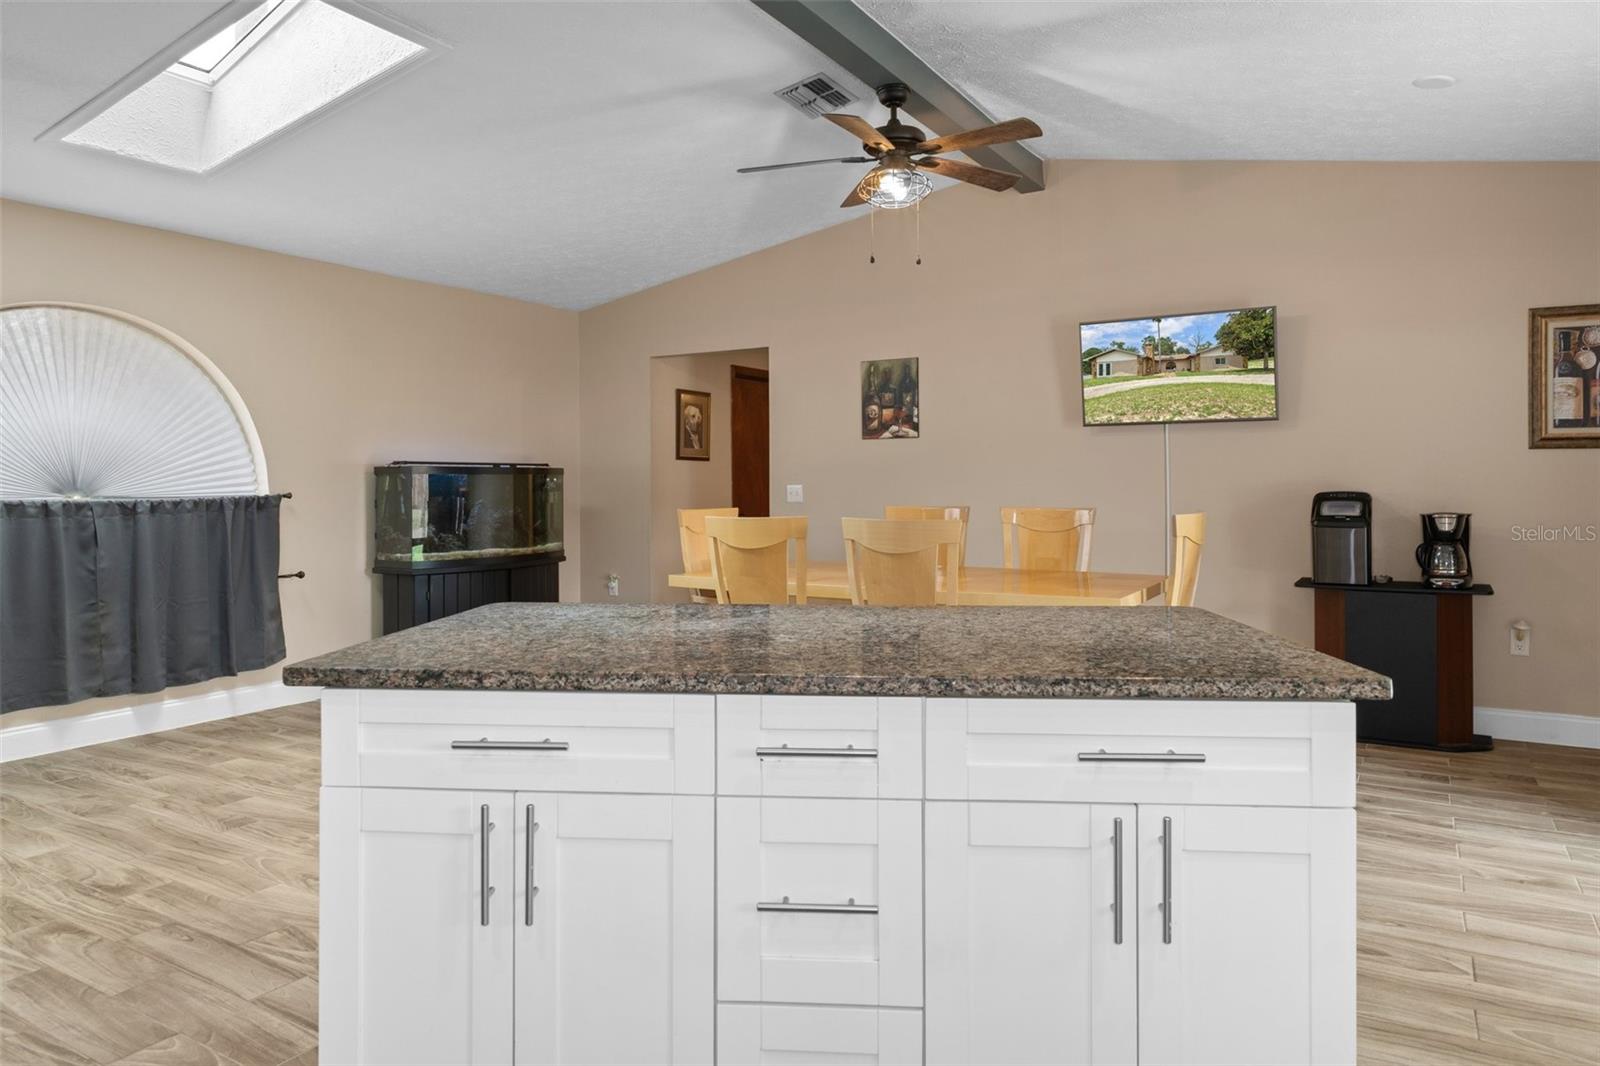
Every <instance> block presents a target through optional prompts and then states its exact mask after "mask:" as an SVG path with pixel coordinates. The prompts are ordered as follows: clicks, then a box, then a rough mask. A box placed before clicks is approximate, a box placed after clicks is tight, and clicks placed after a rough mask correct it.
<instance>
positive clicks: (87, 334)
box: [0, 305, 266, 499]
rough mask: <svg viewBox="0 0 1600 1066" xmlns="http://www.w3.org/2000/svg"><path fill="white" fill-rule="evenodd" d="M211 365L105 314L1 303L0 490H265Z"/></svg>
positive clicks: (50, 495) (86, 494) (112, 494)
mask: <svg viewBox="0 0 1600 1066" xmlns="http://www.w3.org/2000/svg"><path fill="white" fill-rule="evenodd" d="M215 373H217V372H216V370H215V368H214V367H211V366H210V365H209V362H207V361H206V360H205V359H204V357H203V356H200V355H199V354H198V353H193V354H191V353H190V352H187V351H185V350H184V349H183V348H180V347H179V346H178V345H176V344H174V343H172V342H171V341H170V340H168V339H167V338H165V337H163V336H161V335H160V334H159V333H158V332H154V331H152V330H151V329H147V328H145V327H143V326H141V325H139V324H137V323H136V322H133V321H130V320H128V319H125V318H121V317H118V316H116V315H115V314H110V313H106V312H103V311H98V310H93V309H88V308H78V307H66V306H54V305H31V306H22V307H12V308H7V309H4V310H0V497H4V498H6V499H40V498H44V499H61V498H67V499H80V498H100V499H106V498H135V499H146V498H152V497H174V496H243V495H253V494H256V493H261V492H265V491H266V477H265V472H264V470H262V469H259V468H258V467H259V465H260V464H259V463H258V456H259V454H260V449H259V444H257V443H255V430H254V427H253V426H250V425H249V424H248V418H249V415H248V414H243V415H242V417H243V419H244V420H245V421H241V412H240V411H237V410H236V409H235V404H236V403H237V399H236V398H230V393H231V388H229V389H228V391H224V384H219V382H218V381H217V380H216V379H215V378H214V377H213V376H212V375H213V374H215ZM219 376H220V375H219ZM241 406H242V405H241Z"/></svg>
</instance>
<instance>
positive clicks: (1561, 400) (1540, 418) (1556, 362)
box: [1528, 304, 1600, 448]
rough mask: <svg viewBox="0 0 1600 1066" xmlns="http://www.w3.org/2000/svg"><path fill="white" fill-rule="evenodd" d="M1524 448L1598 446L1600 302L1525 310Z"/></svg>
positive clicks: (1599, 417) (1599, 414) (1599, 423)
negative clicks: (1525, 428) (1526, 387)
mask: <svg viewBox="0 0 1600 1066" xmlns="http://www.w3.org/2000/svg"><path fill="white" fill-rule="evenodd" d="M1528 447H1530V448H1600V304H1578V305H1575V306H1571V307H1535V308H1533V309H1532V310H1531V311H1529V312H1528Z"/></svg>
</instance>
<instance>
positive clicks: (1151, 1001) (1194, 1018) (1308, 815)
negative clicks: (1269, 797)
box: [1139, 806, 1356, 1066]
mask: <svg viewBox="0 0 1600 1066" xmlns="http://www.w3.org/2000/svg"><path fill="white" fill-rule="evenodd" d="M1169 915H1170V925H1169V924H1168V916H1169ZM1355 935H1356V934H1355V812H1354V811H1353V810H1333V809H1306V808H1290V807H1279V808H1271V807H1206V806H1141V807H1140V808H1139V1053H1140V1059H1141V1061H1143V1062H1150V1063H1163V1064H1182V1063H1230V1064H1239V1066H1243V1064H1247V1063H1262V1064H1272V1066H1281V1064H1283V1063H1302V1062H1310V1063H1350V1062H1354V1061H1355V1054H1356V1029H1355V1020H1356V973H1355V961H1356V960H1355V950H1354V945H1355Z"/></svg>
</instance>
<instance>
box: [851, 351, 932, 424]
mask: <svg viewBox="0 0 1600 1066" xmlns="http://www.w3.org/2000/svg"><path fill="white" fill-rule="evenodd" d="M919 378H920V375H919V374H918V361H917V360H916V359H915V358H912V359H870V360H868V361H866V362H864V363H862V364H861V407H860V411H861V439H862V440H907V439H912V438H916V437H919V436H921V435H922V398H921V395H920V394H921V391H922V389H921V382H920V380H919Z"/></svg>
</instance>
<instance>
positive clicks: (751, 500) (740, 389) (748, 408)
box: [728, 365, 772, 518]
mask: <svg viewBox="0 0 1600 1066" xmlns="http://www.w3.org/2000/svg"><path fill="white" fill-rule="evenodd" d="M731 375H732V381H731V383H730V385H729V389H728V396H729V403H728V423H729V426H728V451H729V459H730V460H731V462H730V464H729V465H730V467H731V487H730V496H731V498H732V502H733V506H735V507H737V508H739V513H740V514H741V515H744V516H746V517H755V518H765V517H767V516H768V515H770V514H771V513H772V511H771V508H770V504H769V501H770V500H771V496H769V495H768V488H769V483H768V473H767V471H768V463H769V456H768V437H767V372H766V371H765V370H762V369H759V368H757V367H752V366H738V365H735V366H734V367H732V368H731Z"/></svg>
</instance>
